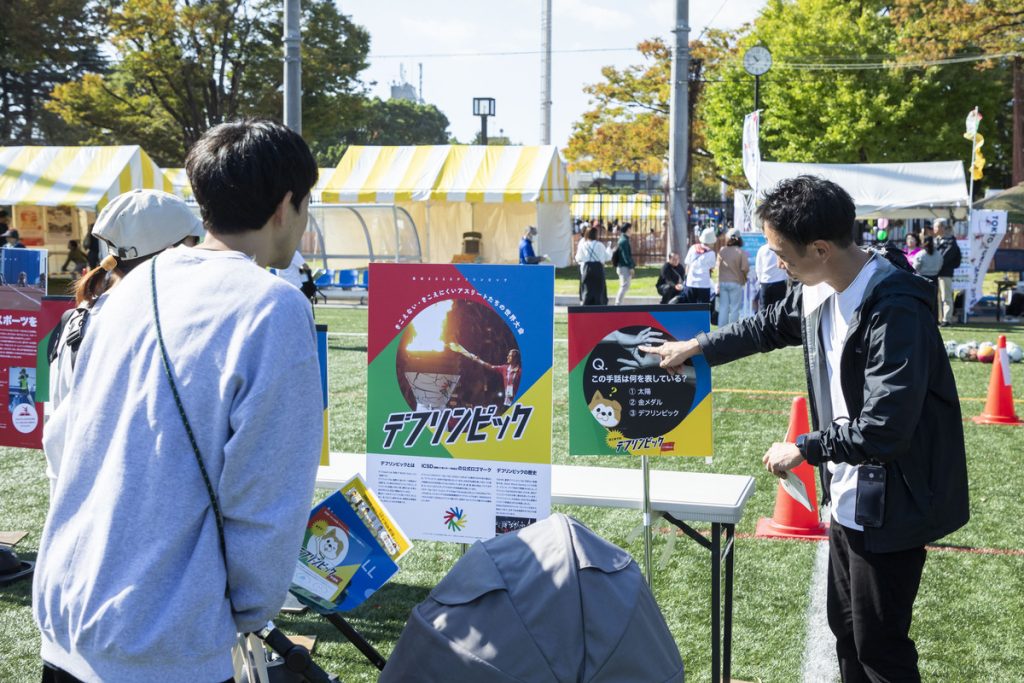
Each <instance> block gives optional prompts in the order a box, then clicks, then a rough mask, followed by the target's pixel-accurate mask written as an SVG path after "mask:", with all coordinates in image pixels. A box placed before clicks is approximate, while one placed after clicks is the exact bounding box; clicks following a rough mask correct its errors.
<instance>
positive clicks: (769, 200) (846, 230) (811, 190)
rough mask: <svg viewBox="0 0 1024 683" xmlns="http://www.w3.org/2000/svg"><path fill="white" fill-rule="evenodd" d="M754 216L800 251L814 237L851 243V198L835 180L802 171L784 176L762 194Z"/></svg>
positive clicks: (841, 244)
mask: <svg viewBox="0 0 1024 683" xmlns="http://www.w3.org/2000/svg"><path fill="white" fill-rule="evenodd" d="M756 214H757V217H758V218H759V219H760V220H761V221H762V223H769V224H770V225H771V226H772V229H773V230H775V231H776V232H778V233H780V234H781V235H782V236H783V237H785V238H786V239H787V240H789V241H790V242H792V243H793V244H794V245H796V247H797V249H799V250H800V251H801V253H802V252H803V250H804V248H805V247H806V246H807V245H808V244H810V243H811V242H813V241H814V240H827V241H829V242H835V243H836V244H837V245H839V246H840V247H848V246H850V245H851V244H853V231H854V221H855V219H856V216H857V211H856V208H855V207H854V204H853V199H852V198H851V197H850V195H849V194H848V193H847V192H846V190H844V189H843V188H841V187H839V186H838V185H836V184H835V183H833V182H832V181H829V180H825V179H823V178H818V177H816V176H809V175H802V176H798V177H796V178H790V179H788V180H783V181H782V182H781V183H779V184H778V185H776V186H775V188H774V189H772V191H771V192H769V193H768V194H767V195H765V198H764V202H763V203H762V204H761V206H759V207H757V212H756Z"/></svg>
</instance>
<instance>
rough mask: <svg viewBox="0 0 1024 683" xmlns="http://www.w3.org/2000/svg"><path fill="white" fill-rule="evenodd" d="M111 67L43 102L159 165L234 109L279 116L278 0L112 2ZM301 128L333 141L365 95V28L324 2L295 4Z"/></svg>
mask: <svg viewBox="0 0 1024 683" xmlns="http://www.w3.org/2000/svg"><path fill="white" fill-rule="evenodd" d="M107 21H108V25H109V35H108V39H109V41H110V43H111V45H113V47H114V48H115V50H116V51H117V54H118V59H117V61H116V64H115V65H114V67H113V68H112V70H111V72H110V73H109V74H98V73H93V74H86V75H85V76H83V77H82V78H81V79H79V80H77V81H75V82H72V83H67V84H63V85H58V86H57V87H56V88H54V90H53V94H52V99H51V101H50V102H49V103H48V108H50V109H51V110H52V111H54V112H56V113H58V114H60V116H62V117H63V118H64V120H65V121H67V122H68V123H70V124H73V125H79V126H87V127H89V128H91V129H92V130H93V131H94V132H93V135H92V141H94V142H133V143H137V144H141V145H142V146H143V147H145V148H146V149H147V150H148V151H149V152H150V153H151V154H152V155H153V157H154V158H155V159H156V160H157V162H158V163H161V164H165V165H178V164H180V163H181V162H182V159H183V158H184V154H185V150H186V149H187V148H188V147H189V146H190V145H191V144H192V143H193V142H194V141H195V140H197V139H198V138H199V136H200V135H201V134H202V133H203V131H205V130H206V129H207V128H209V127H210V126H213V125H216V124H218V123H221V122H223V121H226V120H229V119H231V118H234V117H238V116H269V117H274V118H279V116H280V112H281V97H282V95H281V86H282V81H283V66H282V47H281V35H282V30H283V29H282V22H283V18H282V3H280V2H278V1H277V0H124V1H123V2H119V3H116V4H114V5H113V6H111V7H110V9H109V13H108V17H107ZM302 26H303V66H302V75H303V89H304V96H303V133H304V136H305V137H306V138H307V139H308V140H310V141H312V142H318V141H321V140H327V141H328V142H335V141H337V140H338V139H340V137H341V135H342V134H343V132H344V130H345V129H346V122H347V121H349V120H350V119H352V118H354V116H355V114H356V112H358V109H359V107H360V104H361V99H362V97H363V86H362V84H361V83H360V82H359V80H358V74H359V72H360V71H361V70H363V69H364V68H365V67H366V55H367V52H368V51H369V35H368V34H367V32H366V30H365V29H363V28H362V27H360V26H358V25H356V24H354V23H353V22H352V21H351V20H350V19H349V18H348V17H346V16H344V15H342V14H341V13H340V12H339V11H338V10H337V8H336V6H335V5H334V3H333V2H332V1H331V0H306V1H305V2H303V3H302Z"/></svg>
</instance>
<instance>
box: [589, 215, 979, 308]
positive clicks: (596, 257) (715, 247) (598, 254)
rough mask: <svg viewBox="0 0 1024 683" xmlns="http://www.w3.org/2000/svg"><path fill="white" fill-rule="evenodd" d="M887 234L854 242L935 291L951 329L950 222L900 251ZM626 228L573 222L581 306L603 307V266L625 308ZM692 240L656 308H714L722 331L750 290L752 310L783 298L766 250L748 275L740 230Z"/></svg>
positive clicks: (880, 228)
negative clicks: (610, 270)
mask: <svg viewBox="0 0 1024 683" xmlns="http://www.w3.org/2000/svg"><path fill="white" fill-rule="evenodd" d="M889 227H890V224H889V223H888V222H887V221H878V222H877V223H868V222H864V223H863V229H861V230H860V231H859V237H860V239H859V240H858V242H859V243H860V244H861V246H870V247H875V248H884V249H888V250H890V251H893V250H897V251H900V252H902V253H903V255H904V256H905V258H906V260H907V263H908V264H909V265H910V267H912V268H913V269H914V271H915V272H916V273H917V274H918V275H920V276H922V277H924V278H925V279H927V280H929V281H930V282H932V283H933V284H934V286H935V290H936V304H937V305H936V308H937V316H938V322H939V325H942V326H945V325H950V324H952V322H953V303H954V301H953V272H954V271H955V270H956V269H957V268H958V267H959V266H960V264H961V260H962V256H961V253H960V249H959V247H958V246H957V242H956V238H955V236H954V234H953V228H952V225H951V224H950V222H949V220H947V219H945V218H938V219H936V220H935V221H934V222H933V223H932V224H931V225H927V226H924V227H923V228H921V229H920V231H918V232H914V231H911V232H908V233H907V234H906V236H905V238H904V243H903V245H902V246H901V245H899V244H897V243H896V242H895V241H894V240H893V239H892V238H891V236H890V233H889V229H888V228H889ZM892 227H894V228H895V227H902V223H901V222H896V223H894V224H893V225H892ZM631 228H632V225H631V224H630V223H629V222H620V221H619V220H618V219H611V220H609V221H608V222H607V223H604V222H602V221H601V220H599V219H596V218H595V219H591V220H583V219H580V218H576V219H574V221H573V232H574V234H579V235H580V236H581V237H580V240H579V242H578V244H577V248H576V257H575V260H576V263H577V264H579V268H580V303H581V304H583V305H584V306H591V305H595V306H603V305H607V304H608V303H609V297H608V290H607V283H606V280H605V264H607V263H609V262H612V265H613V267H614V268H615V270H616V274H617V275H618V278H619V289H618V292H617V293H616V296H615V297H614V303H615V304H616V305H619V304H621V303H622V302H623V297H624V296H625V294H626V292H627V291H629V288H630V285H631V284H632V278H633V276H634V274H635V269H636V263H635V259H634V257H633V252H632V248H631V246H630V244H631V243H630V229H631ZM695 236H696V237H697V239H696V241H695V243H694V244H693V245H691V246H690V247H689V249H688V250H687V251H686V253H685V256H680V254H679V253H671V254H669V257H668V259H667V261H666V262H665V263H664V264H662V266H661V270H660V272H659V274H658V279H657V282H656V284H655V288H656V290H657V294H658V296H659V297H660V298H661V303H662V304H683V303H712V304H713V306H712V308H713V310H716V311H717V321H718V324H719V325H726V324H729V323H732V322H735V321H736V320H739V318H740V316H741V313H742V311H743V300H744V287H745V286H746V284H747V283H748V282H753V283H754V284H755V286H756V291H755V293H754V295H753V302H752V303H753V304H754V308H755V309H759V308H763V307H768V306H772V305H774V304H775V303H776V302H778V301H781V300H782V299H783V298H785V296H786V291H787V287H788V285H789V277H788V275H787V273H786V271H785V270H784V269H783V268H782V267H781V266H780V265H779V260H778V257H777V256H776V255H775V253H774V252H773V251H772V250H771V249H769V248H768V245H766V244H765V245H762V246H761V247H760V248H759V249H758V251H757V254H756V258H755V260H754V269H753V270H754V272H753V273H751V272H750V269H751V268H750V258H749V257H748V254H747V251H745V250H744V249H743V237H742V234H741V232H740V230H739V229H738V228H733V227H727V228H725V229H724V230H722V231H721V232H720V231H719V230H718V229H716V227H704V226H696V227H695ZM643 237H644V238H645V239H646V238H647V236H646V235H645V236H643ZM634 239H636V238H634ZM722 242H724V243H722ZM715 276H717V283H716V282H715V280H714V279H713V278H714V277H715Z"/></svg>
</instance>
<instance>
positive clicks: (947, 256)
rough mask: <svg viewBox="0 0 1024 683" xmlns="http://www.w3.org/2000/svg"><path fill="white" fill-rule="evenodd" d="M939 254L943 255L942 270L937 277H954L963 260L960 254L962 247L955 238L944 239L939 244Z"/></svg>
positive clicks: (940, 269)
mask: <svg viewBox="0 0 1024 683" xmlns="http://www.w3.org/2000/svg"><path fill="white" fill-rule="evenodd" d="M937 246H938V248H939V253H940V254H942V268H939V274H938V275H936V277H953V271H954V270H956V269H957V268H959V267H960V262H961V260H962V258H963V256H962V254H961V253H960V245H959V244H957V243H956V239H955V238H953V237H943V238H941V239H939V243H938V245H937Z"/></svg>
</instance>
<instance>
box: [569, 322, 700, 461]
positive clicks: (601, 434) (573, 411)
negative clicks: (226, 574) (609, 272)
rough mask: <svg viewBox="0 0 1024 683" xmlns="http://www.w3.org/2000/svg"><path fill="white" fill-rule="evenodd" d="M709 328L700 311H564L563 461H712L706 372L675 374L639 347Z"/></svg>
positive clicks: (695, 361)
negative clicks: (565, 422) (566, 385)
mask: <svg viewBox="0 0 1024 683" xmlns="http://www.w3.org/2000/svg"><path fill="white" fill-rule="evenodd" d="M710 328H711V316H710V313H709V311H708V306H707V305H706V304H683V305H678V306H675V305H673V306H667V305H666V306H573V307H570V308H569V454H570V455H691V456H704V457H710V456H711V450H712V449H711V369H710V367H709V366H708V364H707V361H705V360H704V357H703V356H700V355H698V356H694V357H693V358H692V359H690V360H688V361H687V362H686V363H685V364H684V366H683V369H682V371H681V372H679V373H676V374H670V373H669V372H668V371H667V370H664V369H662V368H661V367H660V362H661V357H660V356H659V355H657V354H653V353H650V354H645V353H644V352H642V351H640V349H639V347H640V346H642V345H649V346H657V345H659V344H661V343H663V342H667V341H677V340H685V339H692V338H693V337H695V336H696V335H697V333H698V332H707V331H709V330H710Z"/></svg>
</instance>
